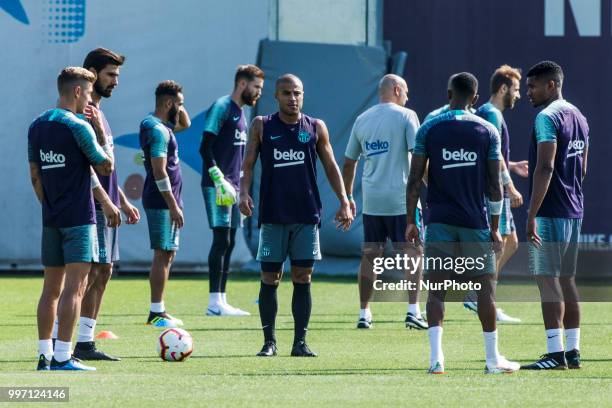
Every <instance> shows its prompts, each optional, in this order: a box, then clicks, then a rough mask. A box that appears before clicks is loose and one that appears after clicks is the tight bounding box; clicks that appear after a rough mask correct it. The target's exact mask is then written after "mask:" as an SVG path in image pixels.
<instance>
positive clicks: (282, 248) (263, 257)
mask: <svg viewBox="0 0 612 408" xmlns="http://www.w3.org/2000/svg"><path fill="white" fill-rule="evenodd" d="M287 255H289V259H291V260H292V261H295V260H305V261H306V260H319V259H321V248H320V246H319V226H318V225H316V224H262V225H261V229H260V230H259V247H258V249H257V260H258V261H260V262H284V261H285V259H286V258H287Z"/></svg>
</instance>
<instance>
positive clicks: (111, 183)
mask: <svg viewBox="0 0 612 408" xmlns="http://www.w3.org/2000/svg"><path fill="white" fill-rule="evenodd" d="M124 61H125V57H124V56H122V55H119V54H117V53H115V52H113V51H111V50H108V49H105V48H96V49H95V50H93V51H91V52H90V53H89V54H87V56H86V57H85V62H84V63H83V68H86V69H88V70H89V71H91V72H92V73H93V74H95V75H96V82H95V83H94V85H93V88H94V89H93V92H92V94H91V99H92V102H91V105H90V106H88V107H87V108H86V109H85V114H86V117H88V118H91V115H92V114H97V115H98V116H99V118H100V121H99V122H98V121H90V123H91V124H92V126H94V130H95V132H96V138H97V139H98V142H99V143H100V144H106V145H108V146H109V148H110V150H111V151H112V149H113V134H112V132H111V129H110V126H109V124H108V121H107V120H106V117H105V115H104V113H103V112H102V111H101V110H100V101H101V99H102V98H110V96H111V95H112V92H113V90H114V89H115V87H116V86H117V84H118V80H119V70H120V67H121V66H122V65H123V63H124ZM97 123H100V124H101V125H102V127H101V128H100V127H99V126H96V124H97ZM96 176H97V177H98V180H99V182H100V185H101V186H102V188H103V189H104V191H106V193H107V195H108V197H109V198H110V200H111V202H112V203H113V204H114V205H115V206H117V207H119V208H121V210H122V211H123V213H124V214H125V215H126V217H127V223H128V224H135V223H137V222H138V221H139V219H140V214H139V212H138V209H137V208H136V207H134V206H133V205H131V204H130V203H129V202H128V200H127V198H126V197H125V194H124V193H123V191H122V190H121V188H119V186H118V184H117V172H116V168H115V169H113V172H112V173H111V174H110V176H105V175H103V174H100V173H99V172H97V171H96ZM95 207H96V220H97V224H96V228H97V236H98V262H95V263H93V264H92V268H91V271H90V272H89V275H88V277H87V289H86V292H85V295H84V296H83V300H82V302H81V316H80V318H79V323H78V334H77V343H76V345H75V348H74V356H75V357H77V358H79V359H81V360H110V361H118V360H120V359H119V358H116V357H113V356H110V355H108V354H106V353H104V352H103V351H100V350H97V349H96V343H95V341H94V331H95V327H96V319H97V317H98V313H99V311H100V305H101V304H102V297H103V295H104V291H105V289H106V285H107V283H108V281H109V280H110V278H111V275H112V268H113V262H116V261H117V260H119V241H118V228H117V227H109V226H108V220H107V219H106V217H105V216H104V212H103V211H102V206H101V204H100V203H99V202H98V201H96V203H95ZM53 338H57V320H56V322H55V328H54V334H53Z"/></svg>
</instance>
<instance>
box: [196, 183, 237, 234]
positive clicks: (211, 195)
mask: <svg viewBox="0 0 612 408" xmlns="http://www.w3.org/2000/svg"><path fill="white" fill-rule="evenodd" d="M202 195H203V196H204V205H205V206H206V216H207V217H208V226H209V227H210V228H211V229H213V228H239V227H242V214H240V210H239V209H238V204H234V205H232V206H225V205H217V203H216V198H217V193H216V191H215V188H214V187H202Z"/></svg>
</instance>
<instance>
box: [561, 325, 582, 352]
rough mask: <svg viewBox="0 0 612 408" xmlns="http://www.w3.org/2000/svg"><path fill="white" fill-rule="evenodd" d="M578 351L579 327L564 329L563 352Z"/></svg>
mask: <svg viewBox="0 0 612 408" xmlns="http://www.w3.org/2000/svg"><path fill="white" fill-rule="evenodd" d="M574 349H575V350H580V327H578V328H576V329H565V350H567V351H572V350H574Z"/></svg>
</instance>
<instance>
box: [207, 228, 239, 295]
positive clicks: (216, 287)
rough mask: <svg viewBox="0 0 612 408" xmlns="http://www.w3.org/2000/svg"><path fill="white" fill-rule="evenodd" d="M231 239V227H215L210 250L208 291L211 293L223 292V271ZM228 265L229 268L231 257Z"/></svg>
mask: <svg viewBox="0 0 612 408" xmlns="http://www.w3.org/2000/svg"><path fill="white" fill-rule="evenodd" d="M234 230H235V229H234ZM230 241H231V233H230V228H225V227H215V228H213V242H212V245H211V246H210V252H209V253H208V275H209V281H208V285H209V286H208V291H209V292H210V293H216V292H223V290H221V278H222V273H223V272H222V271H223V270H224V267H223V266H224V265H223V264H224V260H225V258H226V255H227V252H228V249H229V246H230V243H231V242H230ZM227 266H228V268H227V269H229V257H228V263H227ZM227 269H226V270H227Z"/></svg>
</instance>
